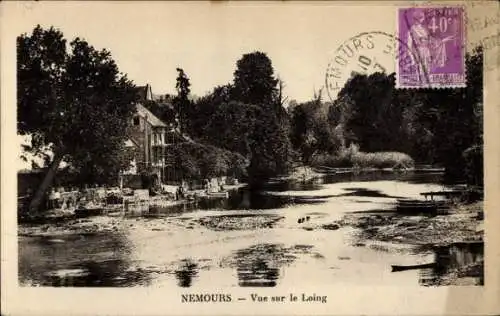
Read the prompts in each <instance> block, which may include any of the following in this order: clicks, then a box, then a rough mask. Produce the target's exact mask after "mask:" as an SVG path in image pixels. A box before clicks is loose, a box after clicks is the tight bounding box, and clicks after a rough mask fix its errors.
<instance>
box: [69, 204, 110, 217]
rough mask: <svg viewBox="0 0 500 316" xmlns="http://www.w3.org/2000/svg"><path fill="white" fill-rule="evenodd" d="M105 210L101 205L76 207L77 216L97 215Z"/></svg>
mask: <svg viewBox="0 0 500 316" xmlns="http://www.w3.org/2000/svg"><path fill="white" fill-rule="evenodd" d="M103 212H104V206H101V205H87V206H80V207H78V208H77V209H75V215H76V216H77V217H86V216H97V215H101V214H102V213H103Z"/></svg>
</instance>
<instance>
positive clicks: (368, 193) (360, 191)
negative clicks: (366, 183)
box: [336, 188, 402, 199]
mask: <svg viewBox="0 0 500 316" xmlns="http://www.w3.org/2000/svg"><path fill="white" fill-rule="evenodd" d="M344 190H345V191H349V193H343V194H339V195H336V196H339V197H340V196H362V197H381V198H393V199H400V198H402V197H401V196H392V195H388V194H385V193H383V192H382V191H380V190H372V189H367V188H345V189H344Z"/></svg>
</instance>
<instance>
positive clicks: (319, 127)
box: [290, 97, 339, 165]
mask: <svg viewBox="0 0 500 316" xmlns="http://www.w3.org/2000/svg"><path fill="white" fill-rule="evenodd" d="M323 106H324V105H323V104H322V102H321V98H320V97H317V98H316V99H315V100H312V101H309V102H306V103H302V104H299V105H297V106H295V107H294V108H293V110H292V114H291V117H292V118H291V132H290V141H291V144H292V146H293V148H294V149H295V150H296V151H298V153H299V154H300V157H301V160H302V163H304V164H305V165H308V164H309V163H310V161H311V158H312V157H313V155H315V154H316V153H318V152H326V153H331V152H333V150H334V149H336V147H338V143H339V140H338V139H336V135H335V134H334V130H333V128H332V125H330V123H329V122H328V119H327V114H326V113H325V112H324V109H323Z"/></svg>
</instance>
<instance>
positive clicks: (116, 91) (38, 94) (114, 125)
mask: <svg viewBox="0 0 500 316" xmlns="http://www.w3.org/2000/svg"><path fill="white" fill-rule="evenodd" d="M17 80H18V81H17V82H18V89H17V96H18V101H17V102H18V103H17V106H18V132H19V134H21V135H26V134H28V135H31V136H32V137H31V139H32V141H31V146H30V148H29V150H31V151H32V152H34V153H36V152H38V151H39V150H40V149H41V148H43V147H47V146H48V147H50V149H51V150H52V152H53V153H54V156H53V158H52V161H51V162H50V166H49V168H48V169H47V171H46V174H45V176H44V179H43V181H42V182H41V184H40V185H39V187H38V189H37V191H36V193H35V195H34V197H33V199H32V201H31V203H30V206H29V209H30V211H32V212H34V211H37V210H39V207H40V204H41V202H42V201H43V197H44V194H45V192H46V191H47V189H48V188H49V187H50V186H51V184H52V182H53V179H54V176H55V175H56V171H57V169H58V167H59V165H60V163H61V161H63V160H65V161H67V162H69V163H71V164H73V165H74V166H75V167H76V168H78V167H81V168H83V167H84V166H88V165H89V164H90V163H92V164H94V165H95V166H96V167H97V166H99V167H101V168H102V170H108V171H109V170H110V168H112V169H114V170H117V169H120V168H122V167H123V164H124V163H125V162H124V161H123V160H122V159H121V158H119V156H120V155H118V154H117V153H119V152H121V151H123V149H124V143H125V140H126V135H127V133H126V132H127V127H128V124H129V122H130V120H131V119H132V114H133V113H134V111H135V105H134V103H135V101H136V93H135V89H134V88H135V87H134V85H133V84H132V83H131V82H130V81H129V80H128V79H127V77H126V76H125V75H123V74H120V73H119V71H118V68H117V66H116V63H115V62H114V60H113V59H112V58H111V54H110V52H108V51H107V50H101V51H98V50H96V49H95V48H94V47H92V46H90V45H89V44H88V43H87V42H86V41H84V40H82V39H80V38H76V39H74V40H73V41H72V42H71V43H70V52H67V50H66V40H65V39H64V37H63V34H62V33H61V32H60V31H59V30H56V29H54V28H50V29H48V30H44V29H42V28H41V27H40V26H37V27H36V28H35V29H34V30H33V33H32V34H31V35H27V34H22V35H20V36H19V37H18V38H17ZM81 168H80V169H81Z"/></svg>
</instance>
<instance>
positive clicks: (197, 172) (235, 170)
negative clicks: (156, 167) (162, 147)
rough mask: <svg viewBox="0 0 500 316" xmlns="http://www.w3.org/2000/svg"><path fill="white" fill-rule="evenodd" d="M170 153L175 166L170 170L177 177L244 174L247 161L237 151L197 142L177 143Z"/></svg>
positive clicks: (201, 177) (202, 177)
mask: <svg viewBox="0 0 500 316" xmlns="http://www.w3.org/2000/svg"><path fill="white" fill-rule="evenodd" d="M171 153H172V156H173V157H174V158H173V160H174V163H173V165H172V166H173V167H174V168H175V170H171V171H172V173H174V174H175V175H177V177H178V178H179V179H204V178H212V177H220V176H226V175H229V176H233V177H237V178H242V177H245V176H246V168H247V166H248V161H247V160H246V159H245V157H243V156H242V155H240V154H238V153H234V152H231V151H228V150H224V149H220V148H217V147H215V146H210V145H202V144H199V143H181V144H177V145H175V146H174V147H173V148H171Z"/></svg>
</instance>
